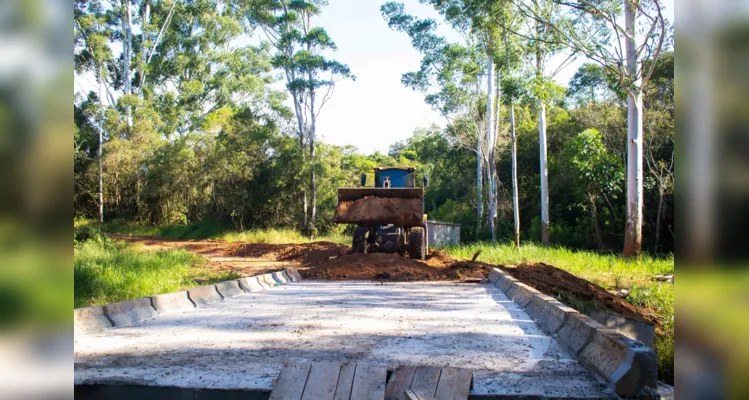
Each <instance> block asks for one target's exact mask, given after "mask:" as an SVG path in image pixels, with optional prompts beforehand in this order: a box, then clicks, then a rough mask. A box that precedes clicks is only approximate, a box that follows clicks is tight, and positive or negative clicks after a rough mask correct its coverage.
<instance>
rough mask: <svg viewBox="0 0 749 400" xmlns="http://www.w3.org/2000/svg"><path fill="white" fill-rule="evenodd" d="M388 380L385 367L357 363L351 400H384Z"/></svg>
mask: <svg viewBox="0 0 749 400" xmlns="http://www.w3.org/2000/svg"><path fill="white" fill-rule="evenodd" d="M386 380H387V369H386V368H385V366H380V365H373V364H362V363H357V364H356V373H355V374H354V385H353V386H352V388H351V400H383V399H384V398H385V381H386Z"/></svg>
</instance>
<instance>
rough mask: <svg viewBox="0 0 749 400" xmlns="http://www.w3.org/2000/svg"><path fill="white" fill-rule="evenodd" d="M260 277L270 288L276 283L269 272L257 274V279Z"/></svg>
mask: <svg viewBox="0 0 749 400" xmlns="http://www.w3.org/2000/svg"><path fill="white" fill-rule="evenodd" d="M260 279H262V282H265V284H266V285H268V288H272V287H273V286H276V285H278V283H277V282H276V280H275V279H273V275H271V274H262V275H260V276H258V280H260Z"/></svg>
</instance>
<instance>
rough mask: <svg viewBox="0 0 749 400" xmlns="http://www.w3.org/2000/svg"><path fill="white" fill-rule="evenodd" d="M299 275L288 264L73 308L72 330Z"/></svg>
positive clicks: (120, 322)
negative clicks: (266, 271) (255, 273)
mask: <svg viewBox="0 0 749 400" xmlns="http://www.w3.org/2000/svg"><path fill="white" fill-rule="evenodd" d="M301 279H302V277H301V276H300V275H299V273H298V272H297V271H296V269H295V268H288V269H286V270H284V271H277V272H273V273H269V274H263V275H258V276H250V277H246V278H241V279H235V280H231V281H224V282H219V283H217V284H215V285H207V286H200V287H196V288H192V289H188V290H182V291H179V292H172V293H164V294H159V295H155V296H151V297H144V298H142V299H135V300H127V301H121V302H119V303H112V304H105V305H103V306H93V307H85V308H77V309H75V310H73V329H74V332H75V333H83V332H93V331H98V330H101V329H106V328H111V327H113V326H126V325H131V324H133V323H135V322H140V321H143V320H146V319H150V318H153V317H156V316H157V315H158V314H168V313H171V312H178V311H185V310H190V309H193V308H195V307H201V306H205V305H207V304H210V303H214V302H217V301H222V300H223V299H224V298H228V297H234V296H238V295H241V294H244V293H245V292H255V291H258V290H263V289H266V288H271V287H273V286H277V285H282V284H286V283H288V282H299V281H300V280H301Z"/></svg>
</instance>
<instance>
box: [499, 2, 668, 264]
mask: <svg viewBox="0 0 749 400" xmlns="http://www.w3.org/2000/svg"><path fill="white" fill-rule="evenodd" d="M512 1H513V2H514V4H515V5H516V6H517V7H518V9H519V10H520V11H522V12H523V13H524V14H526V15H529V16H531V17H533V18H534V19H536V20H538V21H539V22H541V23H543V24H544V25H545V26H548V27H549V28H550V29H553V30H555V31H556V32H557V34H558V35H559V37H560V38H564V42H565V44H567V45H568V46H569V47H570V48H572V49H573V50H574V51H577V52H579V53H581V54H583V55H585V56H586V57H588V58H589V59H590V60H592V61H594V62H596V63H598V64H599V65H601V66H602V67H603V68H605V69H606V71H608V72H610V73H611V74H613V75H614V76H616V77H617V80H618V82H619V86H620V87H621V88H622V90H623V91H624V92H625V93H626V94H627V103H628V104H627V110H628V135H627V136H628V138H627V196H626V197H627V206H626V213H627V218H626V227H625V231H624V249H623V251H622V254H623V255H624V256H632V255H637V254H639V253H640V251H641V249H642V219H643V217H642V208H643V142H644V135H643V99H642V95H643V88H644V87H645V86H646V85H647V82H648V80H649V79H650V77H651V75H652V74H653V70H654V69H655V64H656V63H655V62H650V63H647V62H644V61H647V60H657V59H658V58H659V56H660V54H661V52H662V51H663V50H664V47H665V46H666V43H667V38H668V35H669V31H670V30H671V27H670V24H669V22H668V21H667V20H666V19H665V18H664V16H663V12H662V5H661V0H600V1H595V2H594V1H589V0H573V1H568V0H549V1H552V2H554V3H555V4H558V5H559V6H560V7H561V8H562V10H563V11H562V13H561V15H560V17H558V18H557V17H554V16H545V15H542V14H541V13H538V12H536V10H535V9H534V8H533V7H532V6H530V5H529V4H527V3H526V2H525V1H523V0H512ZM622 22H623V23H622Z"/></svg>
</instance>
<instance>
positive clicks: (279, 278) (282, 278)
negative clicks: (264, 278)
mask: <svg viewBox="0 0 749 400" xmlns="http://www.w3.org/2000/svg"><path fill="white" fill-rule="evenodd" d="M271 275H272V276H273V279H275V281H276V282H278V283H279V284H281V285H283V284H284V283H289V282H288V279H287V278H286V274H284V273H283V271H276V272H271Z"/></svg>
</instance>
